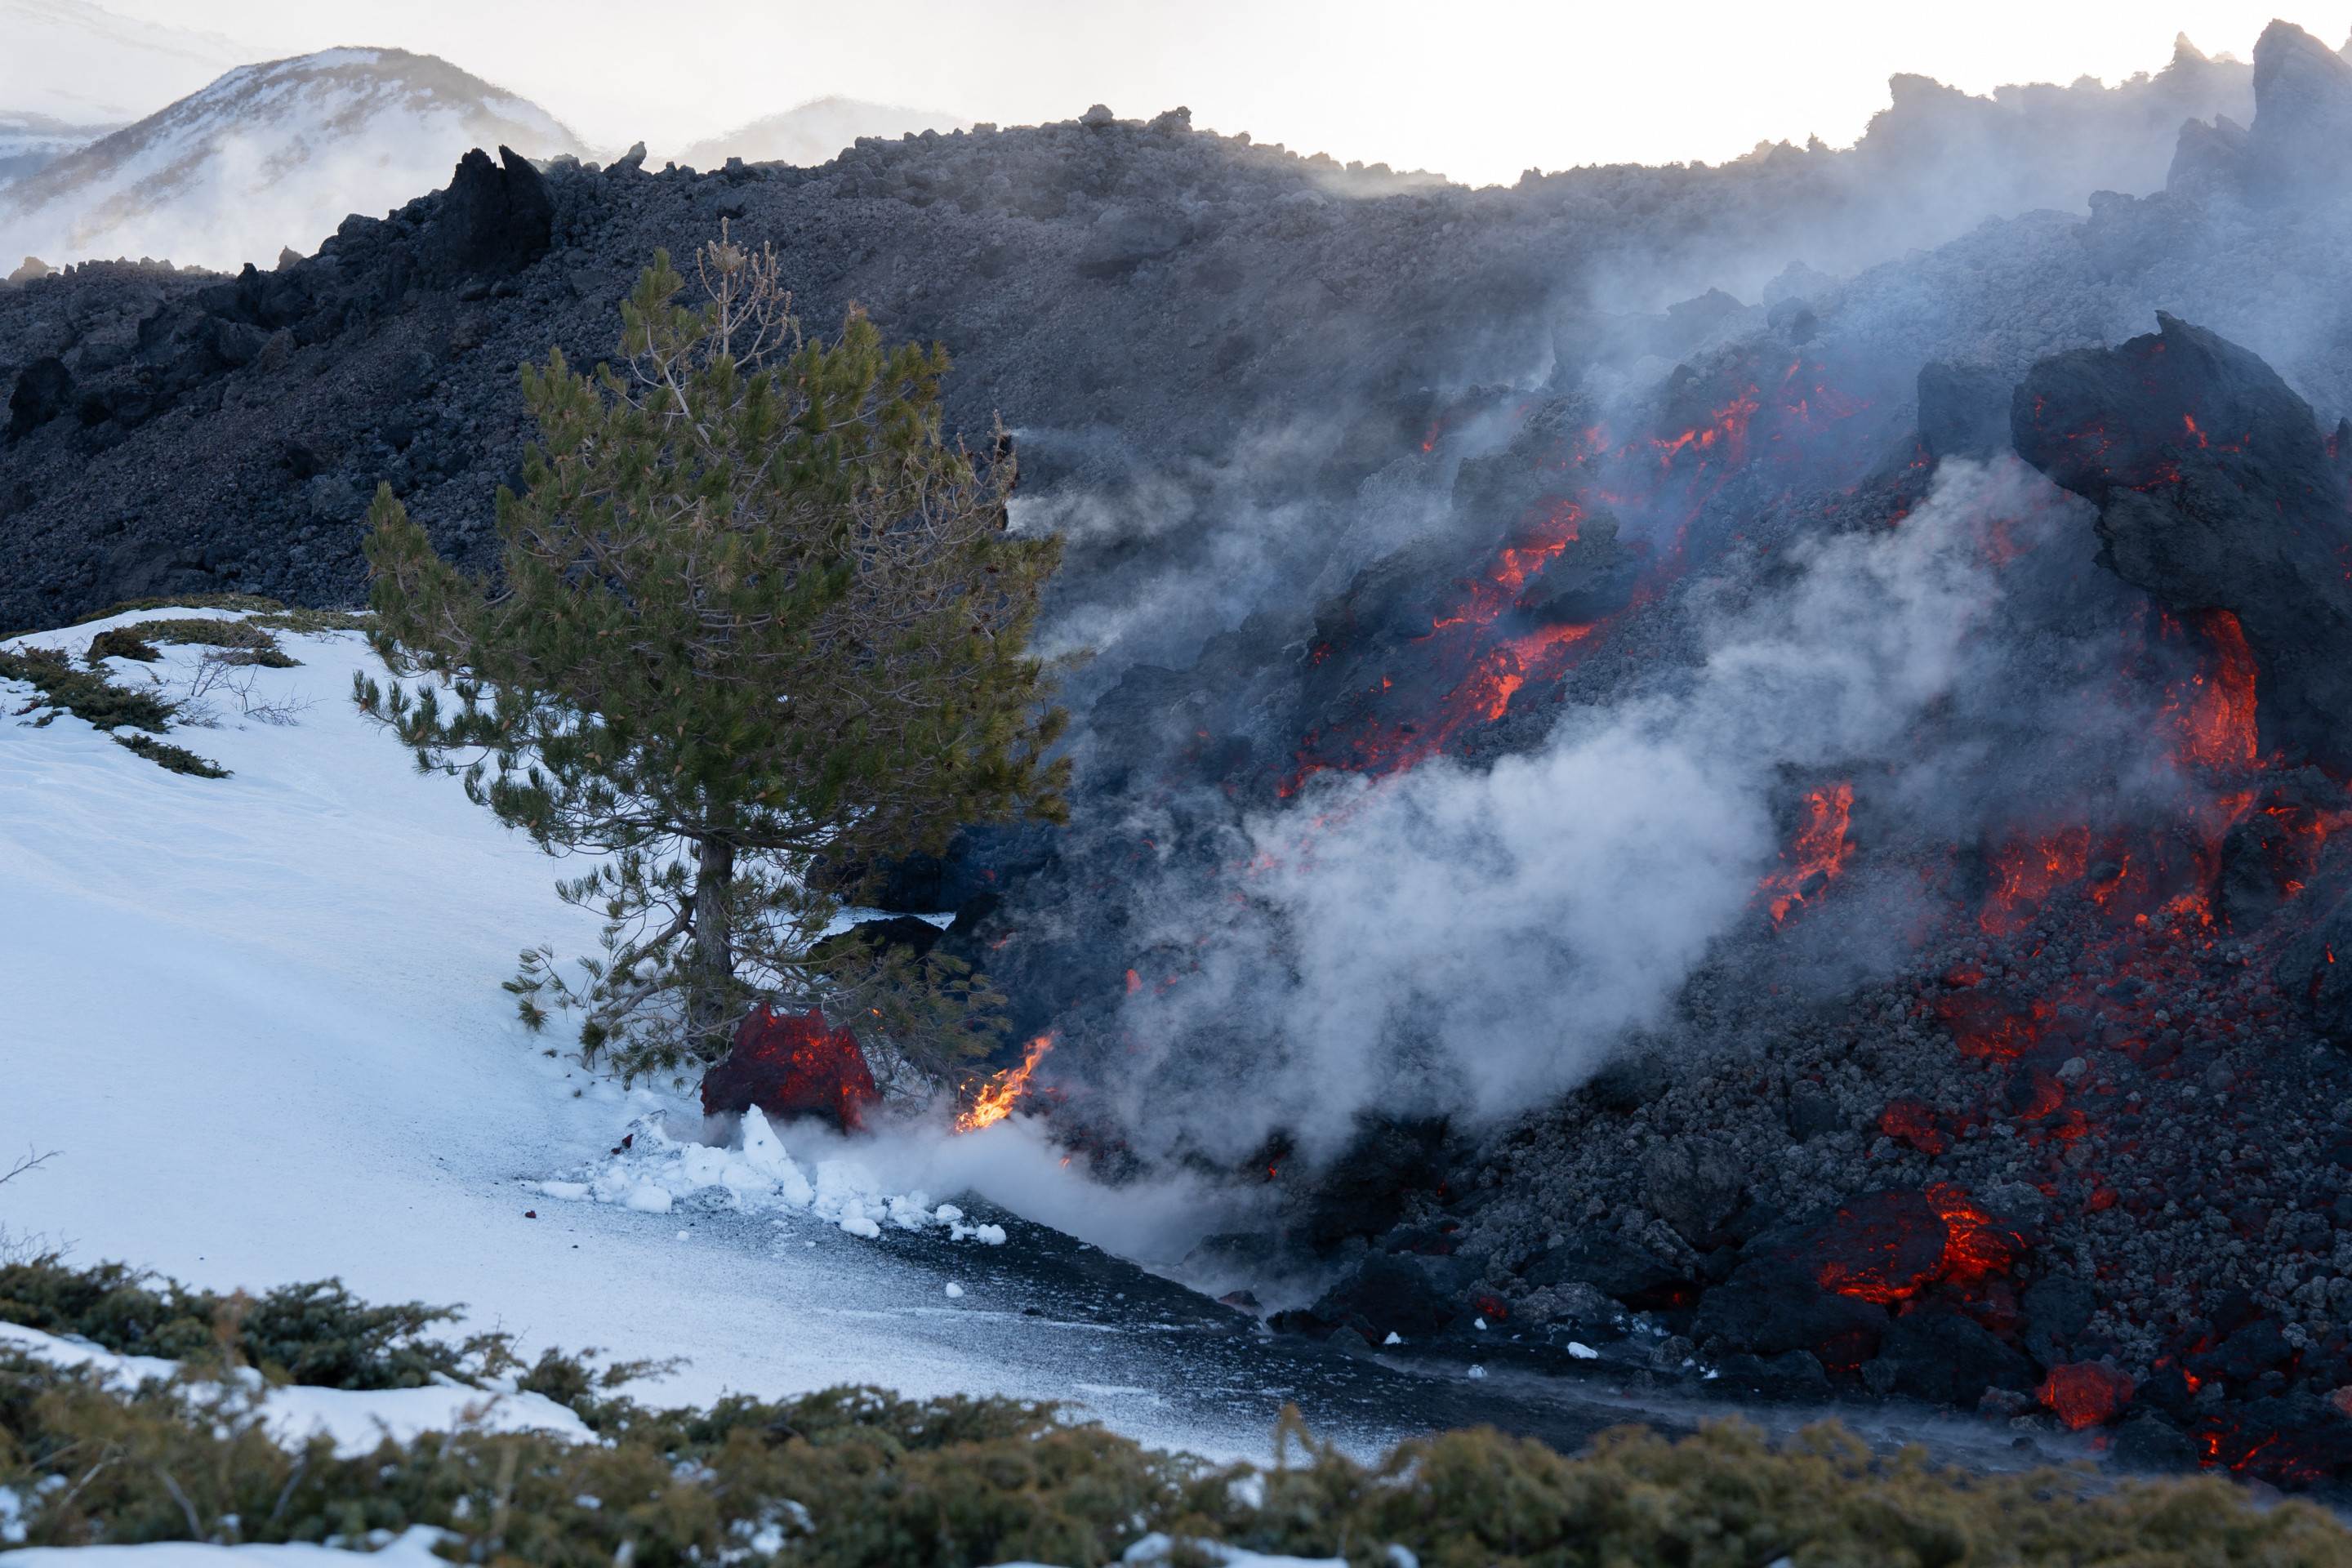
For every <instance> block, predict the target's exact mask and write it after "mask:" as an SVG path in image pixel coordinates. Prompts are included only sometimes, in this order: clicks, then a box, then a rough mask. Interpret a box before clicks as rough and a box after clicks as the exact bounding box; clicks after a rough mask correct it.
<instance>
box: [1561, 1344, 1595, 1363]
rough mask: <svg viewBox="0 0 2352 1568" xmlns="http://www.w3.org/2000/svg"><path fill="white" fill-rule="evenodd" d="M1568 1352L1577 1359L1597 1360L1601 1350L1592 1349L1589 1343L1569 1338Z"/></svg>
mask: <svg viewBox="0 0 2352 1568" xmlns="http://www.w3.org/2000/svg"><path fill="white" fill-rule="evenodd" d="M1568 1353H1569V1354H1570V1355H1571V1356H1573V1357H1575V1358H1576V1359H1577V1360H1578V1361H1599V1360H1600V1359H1601V1352H1599V1351H1597V1350H1594V1349H1593V1348H1592V1347H1591V1345H1588V1344H1585V1343H1583V1342H1580V1341H1577V1340H1570V1341H1569V1342H1568Z"/></svg>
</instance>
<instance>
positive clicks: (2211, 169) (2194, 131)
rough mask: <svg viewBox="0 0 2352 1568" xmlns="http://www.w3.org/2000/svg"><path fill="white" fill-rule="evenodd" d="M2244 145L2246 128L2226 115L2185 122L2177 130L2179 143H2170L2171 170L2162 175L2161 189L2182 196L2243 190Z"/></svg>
mask: <svg viewBox="0 0 2352 1568" xmlns="http://www.w3.org/2000/svg"><path fill="white" fill-rule="evenodd" d="M2248 142H2249V137H2248V135H2247V132H2246V128H2245V127H2244V126H2242V125H2241V124H2239V123H2238V122H2237V121H2234V120H2232V119H2231V118H2230V117H2229V116H2228V115H2226V114H2223V115H2218V116H2216V117H2215V118H2214V119H2213V120H2212V121H2210V122H2209V121H2203V120H2191V121H2187V122H2186V123H2184V124H2183V125H2182V126H2181V127H2180V140H2179V142H2176V143H2174V144H2173V149H2172V167H2171V169H2170V170H2169V171H2168V172H2167V173H2166V174H2165V176H2164V188H2165V189H2166V190H2168V191H2180V192H2186V193H2211V192H2221V191H2240V190H2243V189H2244V188H2245V185H2246V181H2247V167H2248V164H2247V144H2248Z"/></svg>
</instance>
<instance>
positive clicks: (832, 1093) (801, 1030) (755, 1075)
mask: <svg viewBox="0 0 2352 1568" xmlns="http://www.w3.org/2000/svg"><path fill="white" fill-rule="evenodd" d="M881 1098H882V1096H881V1094H880V1092H879V1091H878V1090H877V1089H875V1087H874V1074H873V1072H872V1070H871V1069H870V1068H867V1067H866V1053H865V1052H864V1051H862V1050H860V1049H858V1047H857V1037H856V1036H855V1035H853V1034H851V1033H850V1032H849V1030H848V1029H846V1028H837V1029H827V1028H826V1027H825V1023H824V1009H822V1008H818V1007H812V1008H810V1009H809V1010H808V1011H807V1012H806V1013H803V1014H793V1013H778V1012H775V1011H774V1010H772V1008H769V1007H767V1006H766V1005H761V1006H760V1007H758V1008H756V1009H754V1010H753V1012H752V1013H751V1016H748V1017H746V1018H745V1019H744V1020H743V1022H742V1023H741V1024H740V1025H739V1026H737V1027H736V1030H735V1043H734V1046H733V1047H732V1048H731V1049H730V1050H729V1051H728V1053H727V1058H726V1060H724V1061H722V1062H719V1064H718V1065H717V1066H715V1067H713V1068H711V1069H710V1070H709V1072H707V1073H705V1074H703V1075H702V1113H703V1114H704V1115H705V1116H719V1115H725V1114H733V1113H740V1112H741V1111H744V1110H749V1109H750V1108H751V1107H752V1106H755V1105H756V1106H758V1107H759V1108H760V1109H761V1110H762V1111H764V1112H766V1113H767V1114H768V1115H770V1116H772V1117H783V1116H822V1117H824V1118H825V1119H827V1120H828V1121H832V1122H833V1123H834V1124H835V1126H837V1127H840V1128H842V1129H843V1130H844V1131H856V1129H857V1128H858V1127H859V1126H861V1125H863V1124H864V1121H865V1115H866V1110H867V1109H868V1108H870V1107H872V1106H874V1105H876V1104H877V1103H879V1101H880V1100H881Z"/></svg>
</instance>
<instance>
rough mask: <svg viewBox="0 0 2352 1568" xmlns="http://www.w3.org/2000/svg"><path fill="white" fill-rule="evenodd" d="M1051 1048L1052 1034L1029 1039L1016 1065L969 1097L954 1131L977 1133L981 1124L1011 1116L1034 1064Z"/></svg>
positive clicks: (984, 1125)
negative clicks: (1019, 1063) (1027, 1046)
mask: <svg viewBox="0 0 2352 1568" xmlns="http://www.w3.org/2000/svg"><path fill="white" fill-rule="evenodd" d="M1053 1048H1054V1037H1053V1036H1052V1035H1051V1034H1045V1035H1040V1036H1038V1037H1036V1038H1035V1039H1034V1040H1032V1041H1030V1042H1029V1049H1028V1050H1027V1051H1026V1052H1025V1053H1024V1054H1023V1056H1022V1058H1021V1065H1020V1066H1019V1067H1017V1068H1006V1069H1005V1070H1004V1071H1003V1072H1000V1073H998V1074H996V1075H995V1076H994V1077H992V1078H991V1079H989V1080H988V1081H987V1082H986V1083H984V1084H982V1086H981V1088H980V1090H979V1092H978V1093H976V1094H974V1095H973V1096H972V1100H971V1104H970V1105H968V1106H966V1107H965V1108H964V1109H963V1110H962V1112H961V1114H959V1115H958V1116H957V1117H956V1121H955V1130H956V1131H959V1132H977V1131H980V1130H981V1129H982V1128H983V1127H993V1126H995V1125H996V1124H997V1123H998V1122H1000V1121H1003V1120H1004V1119H1005V1118H1006V1117H1008V1116H1010V1115H1012V1114H1013V1107H1014V1106H1015V1105H1017V1104H1018V1103H1020V1100H1021V1097H1022V1096H1023V1095H1024V1094H1026V1093H1028V1092H1029V1079H1030V1076H1031V1075H1032V1074H1034V1072H1036V1070H1037V1064H1038V1063H1039V1062H1042V1061H1044V1060H1045V1053H1046V1052H1048V1051H1050V1050H1052V1049H1053Z"/></svg>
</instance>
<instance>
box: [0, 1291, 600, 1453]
mask: <svg viewBox="0 0 2352 1568" xmlns="http://www.w3.org/2000/svg"><path fill="white" fill-rule="evenodd" d="M0 1347H5V1348H6V1349H10V1350H15V1351H20V1352H24V1353H26V1354H27V1355H31V1356H35V1357H37V1358H38V1359H40V1360H42V1361H46V1362H49V1363H53V1364H55V1365H58V1366H74V1367H89V1368H90V1369H92V1370H94V1371H96V1372H97V1373H100V1374H101V1375H102V1376H104V1377H105V1378H106V1379H107V1381H108V1382H110V1383H111V1384H115V1385H116V1386H118V1387H122V1388H135V1387H136V1386H138V1385H139V1384H142V1383H145V1382H149V1381H155V1380H169V1379H171V1378H173V1377H174V1376H176V1375H177V1374H178V1373H179V1371H180V1368H179V1366H178V1364H177V1363H173V1362H168V1361H159V1360H157V1359H156V1358H155V1357H153V1356H133V1355H116V1354H114V1353H113V1352H109V1351H105V1350H101V1349H100V1348H99V1347H98V1346H96V1345H92V1344H88V1343H84V1342H79V1341H75V1340H65V1339H58V1338H57V1337H55V1336H54V1335H50V1334H45V1333H41V1332H39V1331H37V1330H33V1329H27V1328H24V1327H22V1326H20V1325H18V1324H16V1323H0ZM235 1386H236V1387H237V1388H238V1389H239V1390H240V1391H242V1392H244V1393H246V1394H252V1395H257V1396H258V1398H259V1400H260V1409H261V1414H262V1417H263V1419H264V1420H265V1421H266V1422H268V1426H269V1429H270V1432H271V1435H272V1436H276V1437H277V1438H278V1440H279V1441H280V1442H284V1443H288V1444H299V1443H302V1442H305V1441H307V1440H308V1439H310V1437H312V1436H316V1435H318V1434H320V1433H324V1434H325V1435H326V1436H329V1437H331V1439H333V1441H334V1445H335V1452H336V1453H337V1454H338V1455H340V1456H341V1457H342V1458H358V1457H359V1456H361V1455H363V1454H368V1453H372V1452H373V1451H374V1449H375V1447H376V1445H377V1444H378V1443H380V1442H382V1441H383V1439H384V1438H386V1437H390V1438H391V1439H392V1440H394V1442H406V1441H407V1440H408V1439H409V1438H411V1437H414V1436H416V1435H417V1434H418V1433H420V1432H447V1431H451V1430H454V1429H456V1428H457V1427H460V1426H475V1427H479V1428H481V1429H483V1430H486V1431H492V1432H526V1431H528V1432H546V1433H550V1434H551V1435H553V1436H558V1437H563V1438H567V1439H569V1440H571V1441H572V1442H575V1443H586V1442H593V1441H594V1440H595V1435H594V1434H593V1433H592V1432H590V1431H589V1430H588V1428H587V1426H585V1425H583V1423H582V1421H581V1419H580V1417H579V1416H577V1415H574V1414H572V1411H571V1410H569V1409H567V1408H566V1407H564V1406H563V1405H558V1404H556V1403H555V1402H554V1401H553V1400H551V1399H550V1398H548V1397H547V1396H546V1395H545V1394H525V1393H494V1392H490V1391H487V1390H484V1389H479V1388H467V1387H464V1386H461V1385H459V1384H439V1385H434V1386H429V1387H425V1388H382V1389H351V1388H313V1387H309V1386H305V1385H301V1384H293V1385H289V1386H284V1387H278V1388H271V1387H269V1386H268V1384H266V1383H264V1382H263V1381H262V1378H261V1375H260V1374H259V1373H256V1372H254V1371H252V1370H250V1369H245V1370H243V1371H241V1372H240V1373H239V1374H238V1377H237V1382H236V1385H235Z"/></svg>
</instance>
